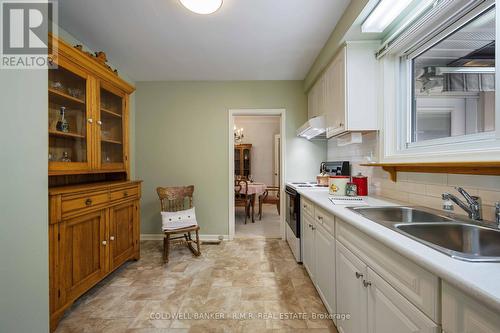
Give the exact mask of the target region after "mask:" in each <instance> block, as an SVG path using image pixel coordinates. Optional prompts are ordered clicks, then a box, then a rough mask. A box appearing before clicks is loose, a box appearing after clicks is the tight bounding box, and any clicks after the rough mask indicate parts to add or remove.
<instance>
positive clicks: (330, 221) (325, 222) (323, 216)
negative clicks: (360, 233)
mask: <svg viewBox="0 0 500 333" xmlns="http://www.w3.org/2000/svg"><path fill="white" fill-rule="evenodd" d="M314 213H315V217H314V219H315V220H316V222H317V223H319V224H320V225H321V226H322V227H323V228H325V230H326V231H328V232H329V233H330V235H334V234H335V218H334V217H333V215H330V214H328V213H327V212H326V211H324V210H323V209H321V208H319V207H316V208H315V209H314Z"/></svg>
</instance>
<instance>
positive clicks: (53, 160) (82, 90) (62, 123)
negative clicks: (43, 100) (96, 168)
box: [48, 64, 92, 173]
mask: <svg viewBox="0 0 500 333" xmlns="http://www.w3.org/2000/svg"><path fill="white" fill-rule="evenodd" d="M69 67H71V66H69V65H68V68H65V65H61V64H59V66H58V68H57V69H50V70H49V123H48V129H49V156H48V161H49V172H52V173H58V172H64V171H77V170H78V171H79V170H82V171H85V170H88V169H90V162H89V161H90V151H89V137H90V134H91V131H90V128H89V124H90V123H89V121H92V120H91V119H90V117H89V116H88V113H89V112H90V111H89V110H88V107H87V93H88V92H87V81H88V77H87V75H86V74H85V73H84V72H82V71H79V70H78V69H76V68H71V70H70V69H69Z"/></svg>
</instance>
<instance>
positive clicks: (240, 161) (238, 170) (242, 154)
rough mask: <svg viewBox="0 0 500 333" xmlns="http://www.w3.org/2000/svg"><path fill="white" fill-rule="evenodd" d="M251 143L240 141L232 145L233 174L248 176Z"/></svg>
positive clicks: (249, 173)
mask: <svg viewBox="0 0 500 333" xmlns="http://www.w3.org/2000/svg"><path fill="white" fill-rule="evenodd" d="M251 152H252V145H251V144H246V143H240V144H235V145H234V175H235V176H240V177H242V178H248V176H249V175H251V174H252V172H251V170H252V169H251V166H252V163H251V155H252V154H251Z"/></svg>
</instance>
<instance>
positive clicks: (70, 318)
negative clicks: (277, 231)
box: [56, 239, 337, 333]
mask: <svg viewBox="0 0 500 333" xmlns="http://www.w3.org/2000/svg"><path fill="white" fill-rule="evenodd" d="M141 246H142V248H141V258H142V259H141V260H139V261H137V262H130V263H127V264H125V265H124V266H123V267H121V268H120V269H118V270H117V271H116V272H114V273H113V274H111V275H110V276H109V277H108V278H106V279H105V280H103V281H102V282H101V283H99V284H98V285H97V286H96V287H94V288H93V289H91V290H90V291H89V292H88V293H87V294H85V295H84V296H82V297H81V298H80V299H79V300H78V301H77V302H76V303H75V304H74V305H73V306H72V307H71V308H70V309H69V310H68V311H67V313H66V315H65V317H64V318H63V320H62V321H61V322H60V324H59V327H58V328H57V330H56V333H65V332H71V333H80V332H85V333H87V332H89V333H90V332H91V333H98V332H105V333H114V332H117V333H124V332H126V333H132V332H148V333H149V332H154V333H156V332H158V333H160V332H337V331H336V330H335V327H334V326H333V323H332V321H331V320H328V319H321V320H320V319H313V318H312V314H313V313H316V314H325V313H326V309H325V307H324V305H323V303H322V302H321V300H320V298H319V296H318V294H317V292H316V290H315V289H314V286H313V285H312V282H311V280H310V279H309V277H308V276H307V273H306V272H305V270H304V268H303V267H302V266H301V265H298V264H297V263H295V261H294V259H293V256H292V253H291V252H290V249H289V248H288V245H287V244H286V243H285V242H284V241H281V240H270V239H267V240H266V239H237V240H234V241H231V242H223V243H221V244H220V245H203V246H202V256H201V257H197V258H195V257H192V256H191V253H190V252H189V251H188V250H187V249H185V248H176V249H174V250H173V251H172V255H171V257H170V263H169V264H168V265H166V266H164V265H163V264H162V258H161V246H162V243H161V242H158V241H145V242H142V243H141ZM221 313H222V314H223V316H224V318H222V319H219V320H216V319H212V320H210V318H208V319H207V318H202V319H197V318H195V317H194V316H195V315H197V314H198V315H202V316H211V318H216V316H219V318H220V317H221V316H222V314H221ZM286 313H292V314H293V315H294V316H301V314H302V313H305V314H306V315H307V317H302V318H291V319H280V318H279V317H278V316H280V314H286ZM249 314H251V315H252V316H253V318H250V315H249ZM244 315H246V318H245V317H243V316H244ZM175 316H178V317H177V318H174V317H175ZM233 316H236V317H238V316H240V318H234V317H233ZM273 316H274V317H273Z"/></svg>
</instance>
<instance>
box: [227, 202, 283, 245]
mask: <svg viewBox="0 0 500 333" xmlns="http://www.w3.org/2000/svg"><path fill="white" fill-rule="evenodd" d="M255 208H256V209H255V223H252V219H251V218H249V219H248V220H247V224H245V208H244V207H236V211H235V219H234V223H235V229H234V230H235V237H236V238H281V230H280V216H279V215H278V210H277V209H276V205H270V204H265V205H263V206H262V220H259V216H258V210H259V208H258V207H257V205H256V207H255Z"/></svg>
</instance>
